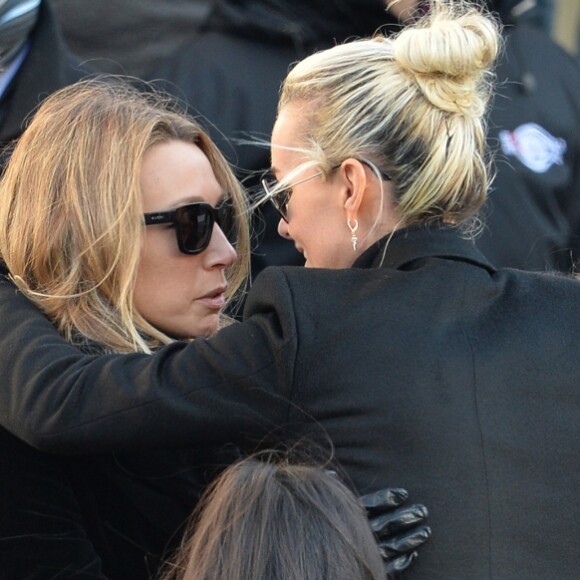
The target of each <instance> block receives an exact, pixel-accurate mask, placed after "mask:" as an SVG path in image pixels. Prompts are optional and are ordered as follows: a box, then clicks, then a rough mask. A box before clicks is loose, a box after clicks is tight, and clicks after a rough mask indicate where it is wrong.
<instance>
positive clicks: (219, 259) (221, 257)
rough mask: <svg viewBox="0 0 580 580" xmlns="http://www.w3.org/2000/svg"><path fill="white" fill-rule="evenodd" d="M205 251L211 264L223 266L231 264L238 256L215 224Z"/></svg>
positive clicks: (227, 266)
mask: <svg viewBox="0 0 580 580" xmlns="http://www.w3.org/2000/svg"><path fill="white" fill-rule="evenodd" d="M205 253H206V254H207V257H208V259H209V260H210V264H211V266H223V267H225V268H229V267H230V266H232V265H233V263H234V262H235V261H236V258H237V257H238V254H237V252H236V250H235V248H234V247H233V246H232V244H231V243H230V242H229V240H228V239H227V237H226V235H225V234H224V232H223V231H222V229H221V228H220V227H219V226H218V225H217V224H214V226H213V232H212V235H211V240H210V243H209V246H208V247H207V249H206V251H205Z"/></svg>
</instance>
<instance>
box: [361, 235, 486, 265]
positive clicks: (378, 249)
mask: <svg viewBox="0 0 580 580" xmlns="http://www.w3.org/2000/svg"><path fill="white" fill-rule="evenodd" d="M421 258H447V259H450V260H459V261H463V262H470V263H472V264H475V265H477V266H481V267H482V268H485V269H487V270H489V271H490V272H495V271H496V268H494V266H492V265H491V263H490V262H489V260H487V258H485V257H484V255H483V254H482V253H481V252H480V251H479V250H478V249H477V247H476V246H475V243H474V241H473V240H472V239H468V238H467V237H466V236H465V235H463V234H462V232H461V231H460V230H458V229H457V228H454V227H446V226H440V225H429V226H427V225H424V224H421V225H414V226H410V227H408V228H404V229H402V230H398V231H396V232H395V233H393V234H389V235H387V236H385V237H384V238H382V239H380V240H379V241H378V242H377V243H375V244H374V245H372V246H371V247H370V248H369V249H368V250H366V251H365V252H364V253H363V254H362V255H361V256H360V257H359V258H358V259H357V260H356V261H355V263H354V264H353V267H354V268H395V269H402V268H404V267H405V266H407V265H408V264H410V263H411V262H414V261H416V260H419V259H421Z"/></svg>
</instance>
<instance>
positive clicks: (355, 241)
mask: <svg viewBox="0 0 580 580" xmlns="http://www.w3.org/2000/svg"><path fill="white" fill-rule="evenodd" d="M346 225H347V226H348V229H349V230H350V233H351V234H352V236H351V238H350V242H351V244H352V251H353V252H356V246H357V244H358V237H357V235H356V231H357V230H358V220H354V224H353V225H351V224H350V220H346Z"/></svg>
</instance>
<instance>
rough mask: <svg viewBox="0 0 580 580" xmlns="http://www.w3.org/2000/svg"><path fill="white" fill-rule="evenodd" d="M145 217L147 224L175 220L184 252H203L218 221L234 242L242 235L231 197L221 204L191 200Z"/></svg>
mask: <svg viewBox="0 0 580 580" xmlns="http://www.w3.org/2000/svg"><path fill="white" fill-rule="evenodd" d="M143 217H144V218H145V225H146V226H151V225H156V224H173V226H174V227H175V236H176V238H177V246H178V247H179V251H180V252H183V253H184V254H199V253H200V252H203V251H204V250H205V249H206V248H207V247H208V246H209V242H210V240H211V235H212V232H213V226H214V224H216V223H217V225H218V226H219V227H220V228H221V230H222V231H223V233H224V234H225V236H226V238H227V239H228V241H229V242H230V244H232V245H234V244H235V243H236V241H237V237H238V228H237V220H236V212H235V208H234V206H233V204H232V202H231V200H226V201H224V202H222V203H221V204H220V205H219V206H218V207H213V206H211V205H210V204H209V203H203V202H196V203H190V204H188V205H183V206H181V207H178V208H176V209H174V210H171V211H161V212H151V213H146V214H143Z"/></svg>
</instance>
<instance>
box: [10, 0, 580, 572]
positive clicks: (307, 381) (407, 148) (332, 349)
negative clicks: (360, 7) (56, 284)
mask: <svg viewBox="0 0 580 580" xmlns="http://www.w3.org/2000/svg"><path fill="white" fill-rule="evenodd" d="M499 50H500V34H499V25H498V23H497V22H496V20H495V19H494V18H493V17H492V16H490V15H489V14H487V13H485V11H483V9H481V8H479V7H478V6H477V5H476V4H474V3H468V2H462V1H460V0H458V1H453V2H452V1H449V2H447V1H435V0H434V1H433V2H430V10H429V12H428V13H427V14H426V15H425V17H424V18H421V19H420V20H418V21H417V22H416V23H414V24H411V25H409V26H408V27H406V28H405V29H404V30H402V31H401V33H400V34H399V35H398V36H396V37H394V38H383V37H381V36H380V35H379V36H377V37H375V38H370V39H363V40H356V41H353V42H349V43H346V44H343V45H338V46H335V47H333V48H331V49H329V50H325V51H322V52H320V53H317V54H314V55H313V56H311V57H308V58H306V59H304V60H303V61H301V62H299V63H298V64H297V65H296V66H295V67H294V68H293V69H292V70H291V71H290V73H289V74H288V77H287V79H286V81H285V83H284V85H283V87H282V90H281V95H280V105H279V108H278V116H277V120H276V123H275V126H274V128H273V133H272V139H271V156H272V175H271V176H270V177H269V178H266V179H265V180H264V187H265V189H266V197H265V199H267V200H269V201H271V202H272V203H273V204H274V205H275V207H276V208H277V209H278V211H279V212H280V214H281V219H280V223H279V232H280V234H281V235H283V236H285V237H288V238H289V239H291V240H292V241H293V242H294V244H295V245H296V247H297V248H298V250H300V251H301V252H303V254H304V256H305V258H306V268H290V267H288V268H270V269H267V270H265V271H264V272H262V273H261V274H260V276H259V277H258V278H257V280H256V282H255V283H254V286H253V288H252V289H251V291H250V293H249V296H248V299H247V302H246V307H245V311H244V321H243V322H242V323H241V324H235V325H231V326H229V327H227V328H224V329H223V330H221V331H219V332H218V333H217V334H216V335H215V336H214V337H212V338H209V339H207V340H201V341H193V342H192V343H183V342H181V343H179V342H178V343H174V344H172V345H169V346H166V347H162V348H160V349H159V350H158V351H157V352H155V353H154V354H153V355H152V356H145V355H139V354H133V355H131V356H130V357H127V356H122V355H110V356H106V357H92V358H90V357H87V356H86V355H83V354H82V353H79V352H78V351H77V350H75V349H74V348H73V347H71V346H70V345H68V344H66V343H64V342H63V341H60V340H59V338H58V336H56V334H55V331H54V329H53V328H52V326H51V325H50V323H49V322H47V321H46V320H44V319H43V318H42V316H41V315H39V314H38V313H37V312H35V309H34V307H33V306H32V305H31V304H30V303H29V302H28V301H27V300H25V299H24V298H23V297H22V296H18V295H15V294H14V290H13V287H11V286H10V284H9V283H7V282H6V283H3V284H0V320H1V321H2V323H1V324H2V333H1V335H0V349H2V350H3V352H8V353H9V356H8V357H3V358H2V360H0V376H3V377H13V376H15V375H17V376H18V377H19V379H20V381H19V384H20V385H21V388H20V389H19V390H18V392H15V391H12V390H10V389H2V390H0V405H1V408H2V409H3V415H2V422H3V424H4V425H6V426H7V427H8V428H9V429H10V430H11V431H13V432H14V433H15V434H16V435H18V436H19V437H21V438H23V439H25V440H27V441H28V442H30V443H31V444H32V445H35V446H38V447H40V448H42V449H46V450H52V451H57V452H59V453H62V452H78V451H79V450H85V449H87V448H90V449H92V450H100V451H103V450H111V449H114V450H120V449H126V448H127V447H130V446H145V445H148V444H153V443H158V442H159V439H160V438H162V439H163V441H164V442H165V443H168V442H169V443H172V444H175V445H179V444H183V442H184V441H187V440H188V439H191V438H194V437H200V438H201V437H203V440H204V441H206V442H207V444H209V443H212V444H221V443H226V442H235V443H236V444H238V445H240V446H241V447H243V448H245V447H246V446H249V445H253V444H255V442H256V441H262V442H266V441H267V442H268V444H269V446H271V445H270V444H271V443H272V441H274V442H275V441H276V440H277V439H282V440H283V441H288V440H293V439H295V438H298V439H300V438H304V437H308V438H310V439H315V440H316V439H322V440H323V441H324V440H326V438H327V437H329V438H330V439H331V441H332V443H333V446H334V451H335V455H336V458H337V460H338V462H339V463H340V465H341V466H342V468H343V469H344V470H345V472H346V473H347V474H348V477H349V479H350V480H352V482H353V484H354V486H355V489H356V491H357V492H358V493H365V492H367V491H370V490H371V489H372V488H374V487H377V486H381V485H384V484H385V483H387V482H389V481H390V479H391V478H392V477H393V476H394V475H393V474H396V478H397V482H401V483H402V484H403V485H404V486H405V487H406V488H407V489H408V490H409V491H410V493H411V494H412V496H413V498H414V499H417V500H418V501H421V502H423V503H425V504H426V505H428V506H429V511H430V523H431V527H432V528H433V539H432V541H431V542H429V543H427V544H426V546H425V548H424V549H423V550H422V551H421V554H420V557H419V558H418V560H417V563H416V564H415V566H414V567H413V568H412V569H410V570H409V572H408V578H417V579H422V578H425V579H426V578H429V579H435V578H440V579H448V578H470V579H472V578H473V579H476V578H477V579H492V578H495V579H502V580H504V579H505V580H511V579H513V578H526V579H528V580H540V579H541V580H545V579H546V578H553V579H558V580H573V579H575V578H576V577H577V574H578V569H579V568H580V553H579V552H578V550H577V544H578V540H579V538H580V520H579V519H578V517H577V514H578V512H579V510H580V503H579V502H580V496H579V494H578V485H577V483H578V478H579V476H580V473H579V469H580V467H579V464H578V461H576V460H575V458H576V457H577V451H578V449H577V447H578V441H579V440H580V402H579V399H578V384H579V383H580V368H579V366H578V364H577V359H578V344H579V343H580V324H579V323H578V321H579V320H580V285H579V284H578V281H576V280H574V279H568V278H565V277H562V276H552V275H540V274H531V273H526V272H520V271H517V270H497V269H496V268H495V267H494V266H493V264H491V263H490V262H489V261H488V260H487V259H486V258H485V257H484V256H483V255H482V254H481V253H480V252H479V251H478V250H477V248H476V247H475V245H474V243H473V240H472V239H471V238H470V235H471V234H472V232H473V231H474V229H476V228H477V215H478V210H479V208H480V207H481V205H482V203H483V202H484V200H485V197H486V194H487V191H488V188H489V184H490V176H489V172H488V169H487V166H488V160H487V153H486V150H485V111H486V107H487V103H488V101H489V99H490V97H491V95H492V85H491V81H492V79H493V77H492V72H493V62H494V58H495V57H496V55H497V54H498V51H499ZM0 250H1V248H0ZM24 321H25V322H24ZM95 385H107V393H108V396H106V397H105V396H104V395H103V394H102V391H99V389H96V388H95ZM41 393H42V394H43V396H44V398H45V399H50V401H51V405H50V411H49V410H48V409H47V408H46V407H39V408H35V407H33V406H32V405H31V404H30V401H34V400H37V398H38V396H40V394H41ZM72 394H75V396H76V397H77V398H78V397H81V396H82V400H83V405H82V408H81V409H80V411H79V409H78V407H77V405H75V404H74V401H73V400H72V397H71V395H72ZM128 399H131V402H128Z"/></svg>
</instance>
